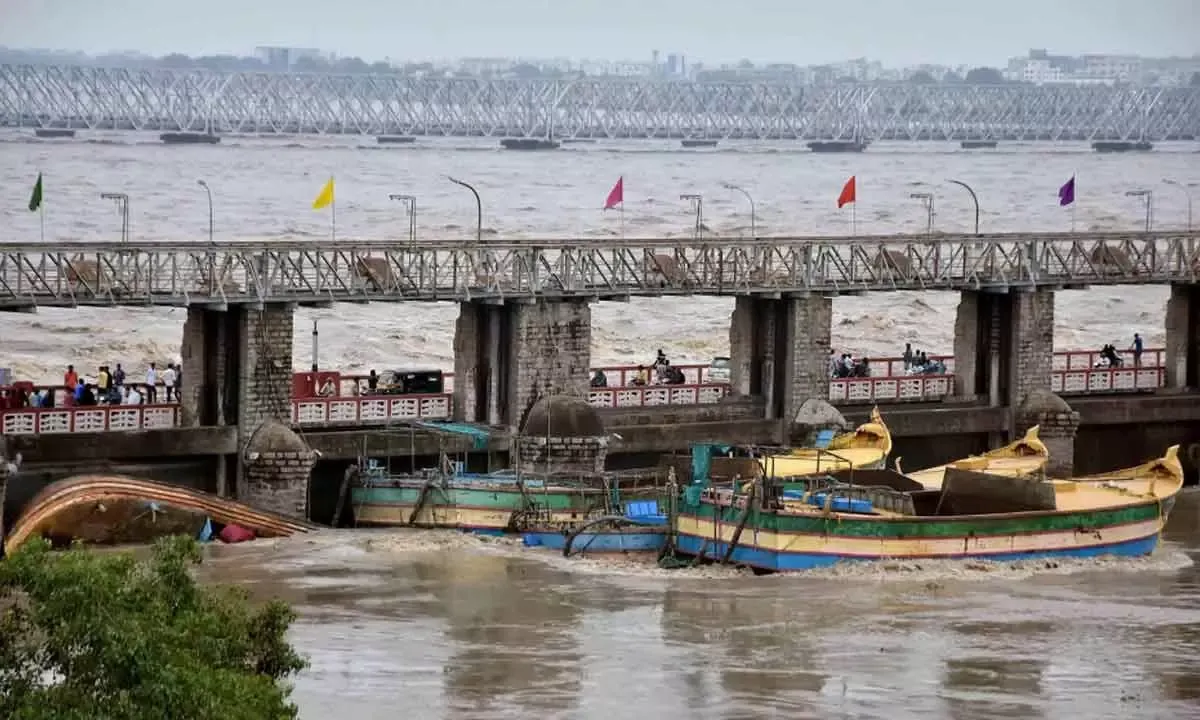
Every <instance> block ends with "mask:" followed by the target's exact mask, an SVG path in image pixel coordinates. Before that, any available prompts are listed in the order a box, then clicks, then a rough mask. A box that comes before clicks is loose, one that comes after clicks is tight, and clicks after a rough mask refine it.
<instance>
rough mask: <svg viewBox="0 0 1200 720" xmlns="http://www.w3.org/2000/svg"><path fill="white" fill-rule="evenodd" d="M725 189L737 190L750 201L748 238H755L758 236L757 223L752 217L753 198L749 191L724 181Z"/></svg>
mask: <svg viewBox="0 0 1200 720" xmlns="http://www.w3.org/2000/svg"><path fill="white" fill-rule="evenodd" d="M725 189H726V190H736V191H737V192H740V193H741V194H743V195H745V196H746V199H747V200H749V201H750V239H751V240H753V239H756V238H757V237H758V227H757V225H758V223H757V222H756V220H755V217H754V198H752V197H750V193H749V192H748V191H747V190H746V189H745V188H742V187H738V186H737V185H732V184H730V183H725Z"/></svg>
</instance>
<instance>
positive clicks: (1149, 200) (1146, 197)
mask: <svg viewBox="0 0 1200 720" xmlns="http://www.w3.org/2000/svg"><path fill="white" fill-rule="evenodd" d="M1125 196H1126V197H1140V198H1141V199H1142V202H1144V203H1145V204H1146V232H1150V230H1151V228H1153V227H1154V191H1153V190H1147V189H1145V188H1141V189H1139V190H1130V191H1128V192H1126V193H1125Z"/></svg>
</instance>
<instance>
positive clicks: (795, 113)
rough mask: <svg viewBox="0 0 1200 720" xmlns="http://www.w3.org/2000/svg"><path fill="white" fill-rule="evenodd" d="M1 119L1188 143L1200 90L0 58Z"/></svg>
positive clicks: (60, 124) (449, 131)
mask: <svg viewBox="0 0 1200 720" xmlns="http://www.w3.org/2000/svg"><path fill="white" fill-rule="evenodd" d="M0 125H5V126H10V127H14V126H16V127H46V128H79V129H106V130H107V129H118V130H154V131H177V130H184V131H195V132H201V131H205V130H207V129H212V130H213V131H214V132H219V133H300V134H351V135H434V136H456V137H470V136H544V135H546V134H547V133H550V132H552V133H553V134H554V135H555V136H557V137H562V138H710V139H739V138H745V139H755V140H788V139H796V140H832V139H841V140H844V139H851V138H854V137H859V138H861V139H868V140H975V139H985V140H1142V139H1144V140H1151V141H1157V140H1191V139H1196V138H1200V88H1162V87H1101V86H1041V87H1038V86H1031V85H1016V84H1014V85H1003V86H974V85H904V84H889V85H837V86H830V87H807V86H800V85H792V84H775V83H761V82H747V83H689V82H671V81H662V80H627V79H612V78H592V79H588V78H583V79H577V80H570V81H549V80H547V81H542V80H487V79H480V78H432V79H431V78H416V77H408V76H402V75H316V74H297V73H254V72H234V73H222V72H212V71H205V70H166V69H122V68H105V67H90V66H89V67H84V66H54V65H0Z"/></svg>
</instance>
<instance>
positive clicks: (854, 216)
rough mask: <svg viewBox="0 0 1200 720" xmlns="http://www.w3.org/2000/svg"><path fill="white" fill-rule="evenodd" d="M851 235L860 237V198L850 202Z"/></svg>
mask: <svg viewBox="0 0 1200 720" xmlns="http://www.w3.org/2000/svg"><path fill="white" fill-rule="evenodd" d="M850 236H851V237H858V200H857V199H856V200H855V201H854V202H852V203H850Z"/></svg>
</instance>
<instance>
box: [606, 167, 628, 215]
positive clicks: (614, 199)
mask: <svg viewBox="0 0 1200 720" xmlns="http://www.w3.org/2000/svg"><path fill="white" fill-rule="evenodd" d="M624 202H625V176H624V175H622V176H621V177H619V178H617V184H616V185H613V189H612V190H609V191H608V197H607V198H606V199H605V200H604V209H605V210H611V209H613V208H615V207H616V206H618V205H621V204H623V203H624Z"/></svg>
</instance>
